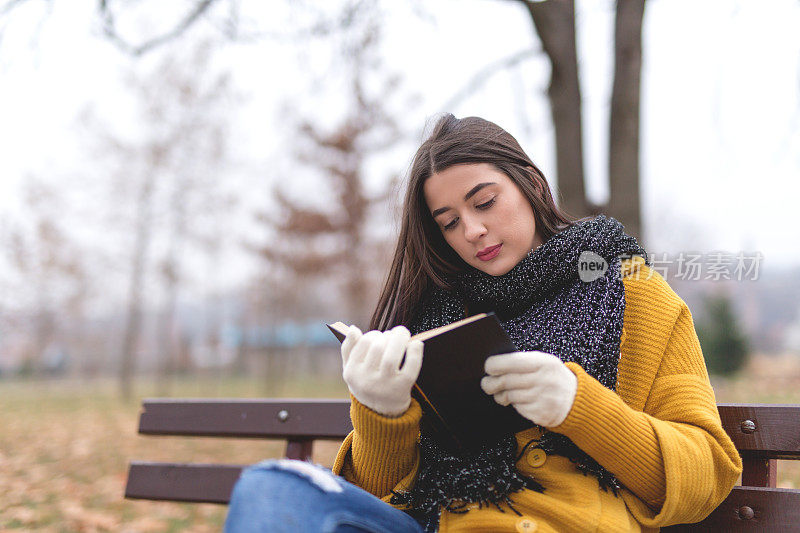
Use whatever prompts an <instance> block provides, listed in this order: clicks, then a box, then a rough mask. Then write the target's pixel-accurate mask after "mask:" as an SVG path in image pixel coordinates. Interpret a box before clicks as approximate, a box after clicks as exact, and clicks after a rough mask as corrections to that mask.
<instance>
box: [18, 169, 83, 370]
mask: <svg viewBox="0 0 800 533" xmlns="http://www.w3.org/2000/svg"><path fill="white" fill-rule="evenodd" d="M22 193H23V194H22V199H23V202H24V205H25V211H26V213H27V219H28V220H27V222H25V221H19V222H17V223H15V224H13V225H12V227H11V229H10V231H9V232H8V237H7V238H8V242H7V243H6V245H5V246H4V247H3V250H4V251H5V254H6V255H7V258H8V259H9V264H10V266H12V267H13V268H14V269H15V270H16V275H17V276H18V279H19V280H20V281H21V283H19V284H18V285H17V286H18V287H20V288H22V289H23V290H21V291H15V294H14V296H13V298H14V300H16V304H17V306H18V309H17V311H18V312H25V309H30V310H32V315H33V322H32V331H31V334H32V339H33V346H32V349H31V352H30V354H29V356H28V357H29V359H28V361H27V362H26V366H27V367H28V369H29V370H30V371H31V372H33V373H40V372H42V371H43V370H45V366H46V363H45V361H44V360H43V356H44V354H45V352H46V350H47V349H48V347H49V346H51V345H56V344H57V345H59V347H60V348H61V349H67V348H68V346H67V345H68V344H69V343H68V342H67V340H68V337H69V336H70V328H72V327H74V325H75V324H77V323H80V321H81V319H82V315H83V312H84V305H85V303H86V299H87V297H88V293H89V290H88V284H87V275H86V268H85V264H84V262H85V261H86V260H87V258H86V256H85V255H84V254H83V253H81V249H80V247H79V246H78V244H77V243H76V242H75V241H74V239H73V238H72V237H71V236H70V235H68V234H67V232H66V231H65V229H64V227H63V226H64V222H65V220H66V213H65V212H64V210H63V205H62V204H63V202H62V198H61V195H60V193H59V191H58V190H57V189H56V188H55V187H53V186H51V185H49V184H47V183H45V182H44V181H43V180H41V179H38V178H35V177H32V176H29V177H28V178H27V179H26V181H25V183H24V184H23V191H22ZM76 340H79V339H76Z"/></svg>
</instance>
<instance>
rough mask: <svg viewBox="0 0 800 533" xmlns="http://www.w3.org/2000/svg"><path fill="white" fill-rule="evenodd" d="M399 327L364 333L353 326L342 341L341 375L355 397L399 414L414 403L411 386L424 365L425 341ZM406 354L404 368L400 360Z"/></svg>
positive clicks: (379, 410)
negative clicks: (416, 339)
mask: <svg viewBox="0 0 800 533" xmlns="http://www.w3.org/2000/svg"><path fill="white" fill-rule="evenodd" d="M410 339H411V333H409V331H408V330H407V329H406V328H405V327H403V326H397V327H395V328H393V329H391V330H389V331H377V330H374V331H368V332H367V333H363V334H362V333H361V330H359V329H358V328H357V327H355V326H350V329H348V330H347V336H346V337H345V339H344V342H342V377H343V378H344V381H345V383H347V387H348V388H349V389H350V392H351V393H352V394H353V396H355V397H356V399H357V400H358V401H359V402H361V403H362V404H364V405H365V406H367V407H369V408H370V409H372V410H373V411H375V412H376V413H379V414H382V415H384V416H388V417H397V416H400V415H402V414H403V413H405V412H406V410H407V409H408V407H409V405H411V387H412V386H413V385H414V382H415V381H416V380H417V376H418V375H419V369H420V368H421V367H422V348H423V345H422V342H421V341H410ZM403 354H405V356H406V358H405V363H404V364H403V366H402V368H401V367H400V362H401V361H402V360H403Z"/></svg>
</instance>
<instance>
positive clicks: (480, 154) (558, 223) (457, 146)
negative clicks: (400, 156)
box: [370, 113, 575, 330]
mask: <svg viewBox="0 0 800 533" xmlns="http://www.w3.org/2000/svg"><path fill="white" fill-rule="evenodd" d="M469 163H489V164H491V165H493V166H494V167H495V168H497V169H498V170H500V171H501V172H503V173H505V174H506V175H507V176H508V177H509V178H510V179H511V180H512V181H513V182H514V183H516V184H517V186H518V187H519V188H520V190H521V191H522V193H523V194H524V195H525V197H527V198H528V201H529V202H530V204H531V207H533V213H534V217H535V219H536V228H537V231H538V232H539V234H540V236H541V238H542V241H543V242H544V241H546V240H547V239H549V238H550V237H552V236H553V235H555V234H556V233H558V232H559V231H561V230H562V229H564V228H565V227H567V226H570V225H572V224H573V223H574V221H575V219H574V218H572V217H570V216H569V215H567V214H566V213H564V212H563V211H561V210H559V209H558V207H557V206H556V204H555V202H554V201H553V196H552V194H551V193H550V187H549V186H548V184H547V181H546V180H545V178H544V175H543V174H542V172H541V171H540V170H539V169H538V168H537V167H536V165H534V164H533V161H531V159H530V158H529V157H528V156H527V154H526V153H525V152H524V151H523V150H522V147H520V145H519V143H518V142H517V140H516V139H515V138H514V137H513V136H512V135H511V134H509V133H508V132H507V131H505V130H504V129H503V128H501V127H500V126H498V125H497V124H494V123H493V122H489V121H488V120H484V119H482V118H478V117H466V118H462V119H458V118H456V117H454V116H453V115H452V114H450V113H447V114H445V115H444V116H442V117H441V118H440V119H439V120H438V121H437V122H436V124H435V125H434V127H433V131H432V132H431V134H430V136H429V137H428V138H427V139H426V140H425V142H423V143H422V145H421V146H420V147H419V149H418V150H417V153H416V155H415V156H414V161H413V163H412V164H411V170H410V171H409V176H408V188H407V189H406V197H405V201H404V202H403V215H402V225H401V227H400V236H399V239H398V241H397V248H396V249H395V252H394V258H393V259H392V265H391V267H390V269H389V275H388V277H387V279H386V283H385V285H384V286H383V290H382V291H381V295H380V298H379V299H378V305H377V307H376V308H375V311H374V312H373V314H372V320H371V321H370V329H379V330H386V329H388V328H390V327H393V326H395V325H397V324H406V323H408V322H409V321H410V320H411V319H412V318H413V314H414V312H415V311H416V309H417V307H418V305H419V304H420V302H421V301H422V298H423V297H424V295H425V293H426V292H427V291H428V290H429V289H431V288H432V287H433V286H435V285H437V286H439V287H443V288H450V285H449V283H448V277H449V276H450V275H452V274H454V273H457V272H459V271H462V270H464V269H465V268H468V266H467V264H466V263H465V262H464V261H463V260H462V259H461V258H460V257H459V256H458V254H456V253H455V251H453V249H452V248H451V247H450V245H448V244H447V242H446V241H445V240H444V237H443V236H442V233H441V230H440V229H439V227H438V226H437V225H436V223H435V222H434V220H433V217H431V213H430V210H429V209H428V206H427V204H426V203H425V197H424V195H423V189H422V186H423V184H424V183H425V180H427V179H428V178H429V177H431V176H432V175H433V174H435V173H437V172H441V171H443V170H445V169H446V168H448V167H451V166H453V165H461V164H469Z"/></svg>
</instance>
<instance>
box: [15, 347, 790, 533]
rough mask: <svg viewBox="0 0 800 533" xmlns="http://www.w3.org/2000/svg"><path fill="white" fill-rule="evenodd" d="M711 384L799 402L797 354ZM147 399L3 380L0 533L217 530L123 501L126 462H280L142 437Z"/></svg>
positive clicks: (335, 389) (272, 447)
mask: <svg viewBox="0 0 800 533" xmlns="http://www.w3.org/2000/svg"><path fill="white" fill-rule="evenodd" d="M713 383H714V389H715V391H716V395H717V401H718V402H743V403H800V357H798V356H794V357H791V356H785V357H775V356H756V357H753V358H752V359H751V361H750V363H749V365H748V367H747V368H746V369H745V370H743V371H742V372H740V373H739V374H738V376H736V377H735V378H732V379H714V380H713ZM267 390H269V391H270V393H269V394H268V393H267ZM273 391H274V392H273ZM153 395H154V391H153V390H152V388H151V387H149V386H146V385H140V386H139V387H138V388H137V399H135V400H131V401H122V400H121V399H119V397H118V396H117V395H116V392H115V389H114V383H112V382H103V381H100V382H98V381H92V382H80V381H37V382H24V381H0V531H15V530H17V531H43V532H72V531H78V532H94V531H114V532H120V531H121V532H162V531H175V532H178V531H181V532H183V531H192V532H205V531H209V532H211V531H220V529H221V527H222V523H223V521H224V519H225V511H226V508H225V507H223V506H219V505H211V504H201V505H197V504H178V503H163V502H147V501H129V500H125V499H124V498H123V492H124V486H125V477H126V473H127V464H128V461H130V460H131V459H138V460H151V461H186V462H189V461H191V462H227V463H240V464H248V463H253V462H256V461H258V460H261V459H263V458H267V457H278V456H280V455H281V454H282V453H283V451H284V444H283V443H282V442H278V441H257V440H226V439H211V438H207V439H206V438H203V439H187V438H178V437H142V436H139V435H137V434H136V426H137V417H138V414H139V410H140V400H141V398H142V397H148V396H153ZM173 395H175V396H183V397H264V396H276V397H279V396H283V397H346V396H347V390H346V388H344V386H343V385H342V384H341V383H339V382H338V381H335V380H334V381H330V382H319V381H318V382H305V383H294V384H287V383H285V382H284V383H280V384H274V385H268V386H265V385H264V384H260V383H258V382H256V381H254V380H245V379H238V380H237V379H222V380H220V379H211V378H198V379H192V380H185V381H183V382H179V383H176V384H175V385H174V387H173ZM337 447H338V443H335V442H321V443H317V444H316V445H315V449H314V460H315V461H316V462H318V463H320V464H323V465H326V466H330V465H331V463H332V461H333V457H334V455H335V453H336V449H337ZM797 463H800V462H791V461H780V462H779V464H778V476H779V478H778V486H779V487H785V488H799V487H800V464H797Z"/></svg>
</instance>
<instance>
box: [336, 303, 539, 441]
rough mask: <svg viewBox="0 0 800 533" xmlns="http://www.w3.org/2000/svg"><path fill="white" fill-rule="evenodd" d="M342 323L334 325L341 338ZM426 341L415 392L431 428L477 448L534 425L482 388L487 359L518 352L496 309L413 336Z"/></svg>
mask: <svg viewBox="0 0 800 533" xmlns="http://www.w3.org/2000/svg"><path fill="white" fill-rule="evenodd" d="M339 324H340V323H337V324H333V325H328V327H329V328H330V330H331V331H332V332H333V333H334V335H336V337H337V338H338V339H339V341H340V342H341V341H343V340H344V335H343V334H342V333H341V331H337V329H335V327H334V326H338V327H339V328H341V327H342V326H344V324H341V326H339ZM416 338H419V339H420V340H422V341H423V343H424V344H425V349H424V352H423V359H422V369H421V370H420V373H419V377H418V378H417V383H416V386H415V387H414V390H413V391H412V394H413V395H414V397H415V398H416V399H417V401H419V402H420V405H422V408H423V410H425V411H426V413H427V414H428V415H430V416H429V417H428V419H429V420H430V421H435V422H432V423H431V429H433V430H435V431H437V432H441V435H442V436H447V437H450V438H452V439H453V444H455V445H461V446H464V447H468V448H472V447H475V446H477V445H480V444H484V443H488V442H492V441H496V440H497V439H498V438H500V437H502V436H504V435H507V434H509V433H516V432H517V431H521V430H523V429H526V428H528V427H531V426H532V425H533V422H531V421H530V420H528V419H527V418H525V417H523V416H522V415H520V414H519V413H518V412H517V411H516V409H514V408H513V407H511V406H505V407H504V406H502V405H499V404H498V403H497V402H495V401H494V398H493V397H492V396H490V395H488V394H486V393H485V392H483V389H481V384H480V382H481V379H482V378H483V376H485V375H486V372H485V371H484V363H485V361H486V359H487V358H488V357H489V356H491V355H495V354H501V353H509V352H515V351H517V348H516V347H515V346H514V343H513V342H511V339H509V338H508V335H507V334H506V332H505V330H504V329H503V327H502V326H501V325H500V322H499V321H498V320H497V317H496V316H495V314H494V313H489V314H481V315H476V316H474V317H470V318H469V319H465V320H462V321H459V322H456V323H454V324H451V325H450V326H445V327H444V328H437V329H436V330H431V331H429V332H423V333H420V334H418V335H415V336H414V337H412V339H416Z"/></svg>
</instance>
